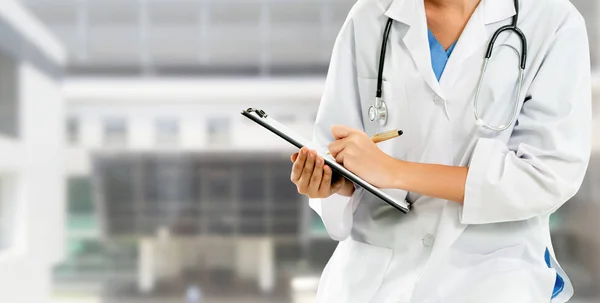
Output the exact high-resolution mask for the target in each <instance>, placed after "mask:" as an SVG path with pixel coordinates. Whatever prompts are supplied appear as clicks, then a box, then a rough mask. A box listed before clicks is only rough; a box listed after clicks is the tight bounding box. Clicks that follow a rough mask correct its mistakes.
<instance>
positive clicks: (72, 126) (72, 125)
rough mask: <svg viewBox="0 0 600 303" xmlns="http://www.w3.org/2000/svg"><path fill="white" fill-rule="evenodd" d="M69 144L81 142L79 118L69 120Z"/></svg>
mask: <svg viewBox="0 0 600 303" xmlns="http://www.w3.org/2000/svg"><path fill="white" fill-rule="evenodd" d="M67 142H69V143H70V144H77V143H78V142H79V120H77V118H69V119H68V120H67Z"/></svg>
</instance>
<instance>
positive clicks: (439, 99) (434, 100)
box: [433, 95, 446, 104]
mask: <svg viewBox="0 0 600 303" xmlns="http://www.w3.org/2000/svg"><path fill="white" fill-rule="evenodd" d="M433 102H435V103H437V104H442V103H444V102H446V101H445V100H444V99H443V98H442V97H440V96H439V95H435V97H433Z"/></svg>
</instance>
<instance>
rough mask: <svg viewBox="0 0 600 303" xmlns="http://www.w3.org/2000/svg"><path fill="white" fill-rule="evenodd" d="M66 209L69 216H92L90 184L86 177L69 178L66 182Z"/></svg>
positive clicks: (92, 206) (92, 204) (92, 205)
mask: <svg viewBox="0 0 600 303" xmlns="http://www.w3.org/2000/svg"><path fill="white" fill-rule="evenodd" d="M67 194H68V208H69V214H70V215H92V214H93V213H94V203H93V201H92V183H91V181H90V178H88V177H70V178H69V179H68V181H67Z"/></svg>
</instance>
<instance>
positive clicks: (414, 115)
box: [310, 0, 591, 303]
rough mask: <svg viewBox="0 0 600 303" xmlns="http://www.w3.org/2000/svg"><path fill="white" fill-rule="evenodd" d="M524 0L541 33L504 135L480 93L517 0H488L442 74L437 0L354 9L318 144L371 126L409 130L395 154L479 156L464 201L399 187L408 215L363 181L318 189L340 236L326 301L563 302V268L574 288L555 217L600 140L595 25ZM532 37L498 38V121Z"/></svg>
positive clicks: (460, 160)
mask: <svg viewBox="0 0 600 303" xmlns="http://www.w3.org/2000/svg"><path fill="white" fill-rule="evenodd" d="M520 2H521V11H520V18H519V23H518V25H519V27H520V28H521V30H522V31H523V32H524V33H525V35H526V36H527V38H528V45H529V47H528V58H527V59H528V61H527V67H526V72H525V76H524V86H523V91H522V93H521V95H520V96H518V100H520V103H519V116H518V121H517V123H516V124H515V125H512V126H511V127H510V128H509V129H507V130H505V131H503V132H499V133H498V132H493V131H488V130H486V129H483V128H480V127H477V126H476V125H475V119H474V116H473V98H474V92H475V88H476V83H477V81H478V79H479V76H480V72H481V67H482V62H483V57H484V52H485V49H486V47H487V44H488V41H489V38H490V37H491V35H492V33H493V32H494V31H495V30H496V29H498V28H499V27H500V26H503V25H506V24H509V23H510V21H511V19H512V16H513V15H514V13H515V9H514V6H513V1H510V0H482V2H481V4H480V5H479V6H478V8H477V9H476V11H475V12H474V14H473V16H472V17H471V19H470V21H469V22H468V24H467V26H466V28H465V29H464V31H463V33H462V35H461V37H460V39H459V40H458V43H457V45H456V47H455V49H454V51H453V53H452V55H451V56H450V59H449V61H448V63H447V65H446V68H445V70H444V73H443V75H442V78H441V79H440V81H439V82H438V81H437V79H436V78H435V75H434V73H433V70H432V67H431V61H430V56H429V46H428V40H427V25H426V18H425V10H424V7H423V0H360V1H358V3H356V5H355V6H354V8H353V9H352V10H351V12H350V14H349V16H348V18H347V20H346V22H345V23H344V25H343V27H342V29H341V32H340V34H339V36H338V38H337V40H336V43H335V47H334V51H333V56H332V59H331V65H330V69H329V73H328V76H327V81H326V85H325V91H324V95H323V99H322V102H321V105H320V108H319V112H318V115H317V121H316V131H315V141H316V143H318V145H320V146H327V145H328V143H329V142H331V141H332V140H333V138H332V136H331V134H330V127H331V125H334V124H342V125H347V126H350V127H353V128H357V129H362V130H364V131H365V132H367V133H368V134H369V135H373V134H375V133H377V132H380V131H383V130H388V129H392V128H398V129H401V130H403V131H404V135H403V136H402V137H400V138H396V139H394V140H390V141H386V142H383V143H380V145H379V146H380V147H381V149H382V150H383V151H384V152H386V153H387V154H389V155H391V156H393V157H395V158H399V159H403V160H407V161H414V162H421V163H437V164H444V165H458V166H469V167H470V168H469V174H468V178H467V183H466V189H465V191H466V193H465V199H464V204H463V205H460V204H458V203H455V202H450V201H445V200H441V199H434V198H431V197H426V196H422V195H418V194H414V193H410V194H408V195H407V193H406V192H405V191H402V190H387V192H388V193H389V194H390V195H392V196H393V197H395V198H397V199H405V198H406V199H408V200H409V201H410V202H413V203H414V208H413V211H411V212H410V213H409V214H407V215H402V214H400V213H399V212H398V211H396V210H394V209H392V208H391V207H389V206H387V205H386V204H385V203H383V202H381V201H379V200H377V199H376V198H374V197H373V196H371V195H370V194H367V193H365V192H364V191H363V190H361V189H358V190H357V191H355V194H354V196H353V197H352V198H350V199H349V198H345V197H341V196H337V195H334V196H332V197H330V198H327V199H322V200H319V199H313V200H311V201H310V205H311V207H312V208H313V209H314V210H315V211H316V212H317V213H319V215H320V216H321V217H322V219H323V222H324V224H325V227H326V228H327V231H328V233H329V235H330V236H331V237H332V238H333V239H335V240H339V241H340V243H339V245H338V247H337V248H336V250H335V252H334V254H333V256H332V257H331V259H330V261H329V262H328V264H327V266H326V267H325V269H324V271H323V275H322V277H321V281H320V284H319V290H318V293H317V298H318V301H319V302H361V303H362V302H394V303H406V302H414V303H421V302H436V303H437V302H444V303H471V302H472V303H482V302H485V303H495V302H498V303H506V302H511V303H520V302H550V298H551V294H552V290H553V286H554V282H555V275H556V272H558V273H559V274H560V275H561V276H562V278H563V279H564V280H565V282H566V285H565V289H564V290H563V291H562V293H561V294H560V295H559V296H558V297H557V298H555V299H554V300H553V302H565V301H567V300H568V299H569V298H570V297H571V296H572V294H573V288H572V285H571V283H570V281H569V279H568V277H567V275H566V274H565V272H564V271H563V270H562V269H561V268H560V266H559V265H558V263H557V261H556V259H555V258H554V253H553V250H552V244H551V241H550V232H549V216H550V214H552V213H553V212H554V211H555V210H556V209H558V208H559V207H560V206H561V205H562V204H563V203H564V202H565V201H567V200H568V199H569V198H570V197H572V196H573V195H574V194H575V193H576V192H577V190H578V189H579V187H580V184H581V182H582V179H583V177H584V173H585V170H586V167H587V164H588V160H589V155H590V151H591V85H590V63H589V53H588V41H587V33H586V29H585V23H584V20H583V18H582V17H581V15H580V14H579V13H578V12H577V11H576V10H575V8H574V7H573V6H572V5H571V4H570V3H569V2H568V1H567V0H521V1H520ZM388 17H390V18H393V19H394V23H393V27H392V31H391V33H390V41H389V44H388V49H387V56H386V61H385V63H386V64H385V70H384V79H385V81H384V83H383V94H384V96H383V97H384V99H385V100H386V102H387V106H388V108H389V121H388V124H387V125H386V127H383V128H382V127H380V126H379V125H378V124H377V123H376V122H371V121H369V119H368V116H367V113H368V111H367V110H368V107H369V106H371V105H372V104H373V102H374V97H375V90H376V83H377V81H376V79H377V64H378V59H379V52H380V47H381V37H382V32H383V29H384V26H385V23H386V21H387V18H388ZM520 43H521V42H520V40H519V39H518V37H517V36H516V35H515V34H512V33H511V34H502V35H501V36H500V37H499V38H498V40H497V41H496V46H495V48H494V52H493V56H492V59H491V61H490V64H489V68H488V73H487V74H486V78H485V83H484V86H483V89H482V92H481V97H480V101H479V102H480V103H479V110H480V115H482V116H483V118H484V120H485V121H486V122H487V123H488V124H491V125H499V124H503V123H505V121H507V120H508V119H509V118H510V114H511V110H512V106H513V102H514V97H515V96H514V95H515V94H516V86H515V83H516V80H517V73H518V56H517V54H516V53H515V49H516V50H519V51H520V49H521V47H520ZM528 96H530V97H531V99H530V100H529V101H527V102H526V103H524V100H525V98H526V97H528ZM546 247H548V248H549V249H550V251H551V255H552V268H548V266H547V265H546V264H545V262H544V252H545V250H546Z"/></svg>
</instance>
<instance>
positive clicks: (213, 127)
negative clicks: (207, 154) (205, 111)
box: [207, 118, 231, 144]
mask: <svg viewBox="0 0 600 303" xmlns="http://www.w3.org/2000/svg"><path fill="white" fill-rule="evenodd" d="M207 131H208V136H207V137H208V143H209V144H227V143H229V141H230V139H231V138H230V137H231V134H230V131H231V125H230V124H229V119H227V118H209V119H208V125H207Z"/></svg>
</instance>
